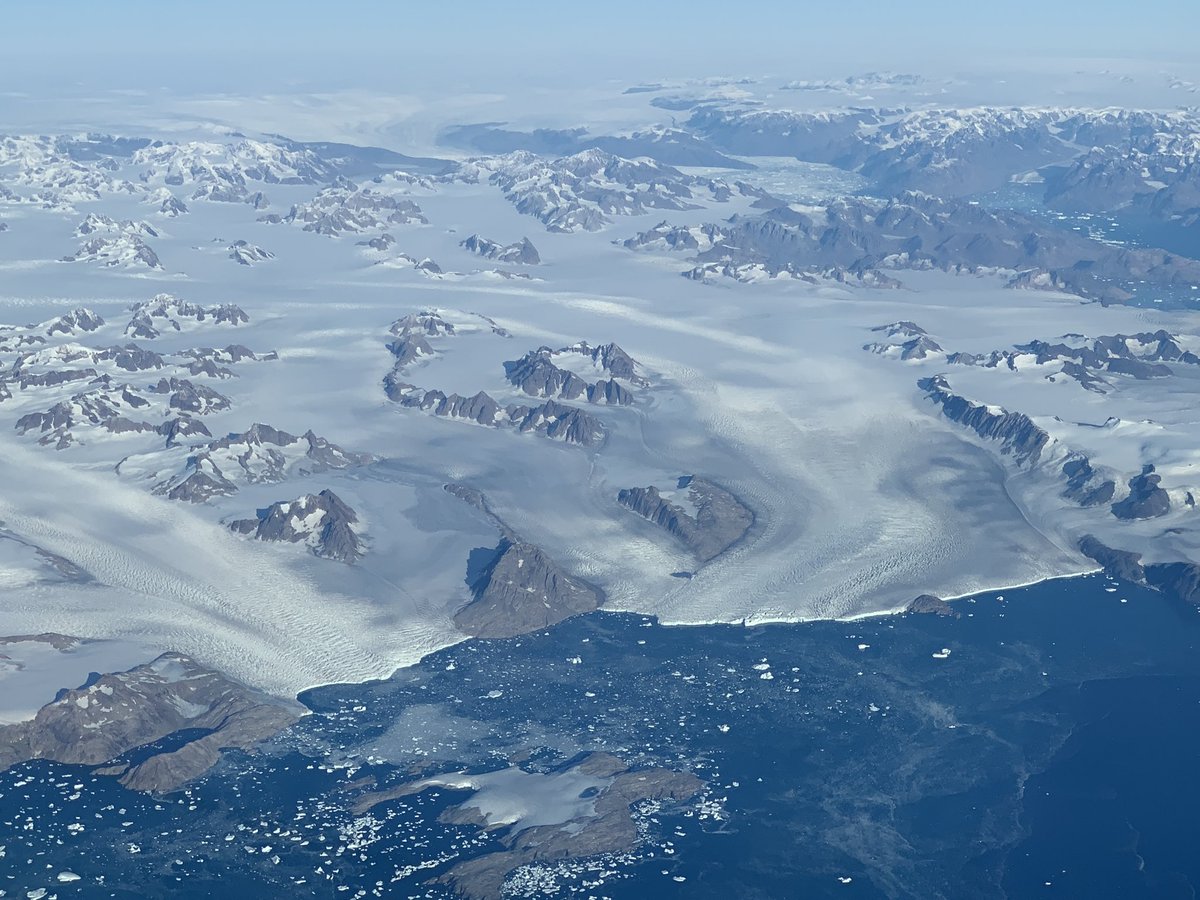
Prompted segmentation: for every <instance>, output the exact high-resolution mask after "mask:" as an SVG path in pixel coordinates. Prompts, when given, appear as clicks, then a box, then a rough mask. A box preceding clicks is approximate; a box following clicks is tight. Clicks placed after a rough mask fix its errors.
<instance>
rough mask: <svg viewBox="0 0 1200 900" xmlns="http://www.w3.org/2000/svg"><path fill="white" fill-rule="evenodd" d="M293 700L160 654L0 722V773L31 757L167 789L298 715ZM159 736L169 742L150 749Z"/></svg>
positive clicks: (130, 785)
mask: <svg viewBox="0 0 1200 900" xmlns="http://www.w3.org/2000/svg"><path fill="white" fill-rule="evenodd" d="M301 712H302V710H301V709H300V708H299V706H298V705H297V704H293V703H287V702H283V701H280V700H276V699H274V698H272V697H268V696H267V695H265V694H263V693H261V692H259V691H256V690H253V689H252V688H249V687H246V686H245V685H243V684H239V683H238V682H236V681H233V680H232V679H230V678H227V677H225V676H224V675H221V674H220V673H218V672H214V671H211V670H209V669H205V668H203V667H202V666H200V665H198V664H197V663H195V662H194V661H192V660H191V659H188V658H187V657H185V656H181V655H179V654H176V653H166V654H163V655H162V656H160V657H158V659H156V660H154V661H153V662H151V663H147V664H145V665H141V666H137V667H136V668H133V669H130V670H129V671H127V672H119V673H116V674H111V675H101V676H100V677H98V678H96V679H94V680H92V681H91V682H89V684H88V685H87V686H85V687H81V688H78V689H76V690H70V691H63V692H62V693H61V694H60V695H59V696H58V697H57V698H56V699H55V700H54V701H53V702H52V703H49V704H47V705H46V706H44V707H42V708H41V710H39V711H38V713H37V715H36V716H35V717H34V718H33V719H32V720H30V721H27V722H19V723H17V724H14V725H6V726H0V770H3V769H7V768H9V767H10V766H13V765H16V764H17V763H20V762H23V761H25V760H30V759H51V760H55V761H57V762H61V763H67V764H69V765H83V766H93V767H102V769H101V771H100V772H99V774H106V775H117V776H119V778H120V781H121V783H122V784H123V785H125V786H126V787H128V788H131V789H133V790H139V791H155V792H162V791H171V790H174V789H176V788H178V787H180V786H181V785H183V784H185V783H186V782H188V781H190V780H192V779H193V778H196V777H198V776H200V775H202V774H204V773H205V772H206V771H208V770H209V769H210V768H211V767H212V766H213V765H214V764H215V763H216V761H217V760H218V758H219V757H220V753H221V751H222V750H223V749H226V748H240V749H247V750H248V749H251V748H253V747H254V746H255V745H257V744H259V743H261V742H262V741H264V740H266V739H267V738H269V737H271V736H272V735H274V734H276V733H277V732H279V731H280V730H282V729H284V728H286V727H287V726H288V725H290V724H292V723H293V722H295V721H296V719H298V718H299V715H300V713H301ZM171 736H177V737H178V738H179V740H178V741H168V742H166V745H165V746H166V747H168V748H169V749H158V748H156V747H153V746H152V745H154V744H155V743H156V742H157V741H161V740H163V739H164V738H168V737H171Z"/></svg>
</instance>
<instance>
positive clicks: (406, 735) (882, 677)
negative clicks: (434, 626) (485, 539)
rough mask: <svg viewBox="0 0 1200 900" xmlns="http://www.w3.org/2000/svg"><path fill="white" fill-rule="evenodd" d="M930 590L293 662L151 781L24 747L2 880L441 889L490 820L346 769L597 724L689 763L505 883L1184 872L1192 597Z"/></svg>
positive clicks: (784, 889)
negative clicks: (374, 677) (303, 666)
mask: <svg viewBox="0 0 1200 900" xmlns="http://www.w3.org/2000/svg"><path fill="white" fill-rule="evenodd" d="M955 608H956V609H958V610H959V611H960V613H961V614H962V615H961V617H960V618H958V619H951V618H939V617H935V616H929V615H921V616H917V615H908V616H899V617H887V618H880V619H873V620H865V621H859V622H853V623H844V622H818V623H810V624H800V625H778V626H769V627H757V628H743V627H727V626H708V627H696V628H664V627H660V626H658V625H657V624H656V623H655V622H653V621H651V620H649V619H646V618H643V617H639V616H630V615H614V614H595V615H591V616H587V617H584V618H581V619H577V620H574V621H571V622H567V623H564V624H563V625H561V626H559V627H557V628H555V629H553V630H551V631H548V632H545V633H541V634H538V635H534V636H529V637H526V638H521V639H516V640H512V641H497V642H471V643H467V644H463V645H460V646H458V647H455V648H452V649H450V650H446V651H444V652H441V653H438V654H436V655H434V656H432V657H429V658H428V659H426V660H425V661H424V662H423V663H422V664H421V665H420V666H418V667H416V668H414V669H409V670H405V671H403V672H401V673H398V674H397V676H396V677H394V678H393V679H390V680H388V681H386V682H379V683H374V684H368V685H335V686H330V687H325V688H321V689H319V690H315V691H312V692H311V693H309V694H307V695H306V696H304V697H303V700H304V702H305V703H306V704H308V706H309V707H310V708H311V709H312V710H313V714H312V715H311V716H309V717H307V718H306V719H304V720H303V721H302V722H301V723H300V724H298V725H297V726H296V727H295V728H293V729H292V730H291V731H289V732H288V733H286V734H284V735H282V736H281V737H280V738H279V739H277V740H276V741H275V742H273V744H272V745H271V746H269V747H268V748H266V750H265V751H264V752H263V753H260V754H230V755H229V756H228V757H227V759H226V760H225V762H223V763H222V764H221V765H220V766H219V768H218V769H216V770H215V771H214V772H213V773H212V774H211V775H209V776H208V777H207V778H205V779H204V780H203V781H201V782H199V783H198V784H196V785H194V786H193V787H191V788H190V789H188V790H186V791H182V792H179V793H176V794H172V795H168V796H166V797H160V798H153V797H145V796H141V795H137V794H133V793H130V792H127V791H125V790H124V789H122V788H121V787H120V786H119V785H117V784H116V783H115V782H114V781H113V780H111V779H105V778H95V777H92V776H90V775H88V774H86V773H85V771H84V770H80V769H75V768H72V767H67V766H59V765H52V764H47V763H33V764H27V765H24V766H22V767H20V768H18V769H14V770H12V771H9V772H6V773H3V774H0V845H3V846H4V850H3V854H2V855H0V890H3V891H4V892H5V894H4V896H6V897H20V898H25V897H37V896H45V897H50V896H54V895H56V896H58V897H62V898H67V897H120V898H134V897H167V896H169V897H178V898H193V897H195V898H200V897H226V898H241V897H248V898H250V897H252V898H269V897H289V898H291V897H330V898H334V897H337V898H351V897H368V896H380V897H449V896H452V894H451V892H450V890H449V888H447V887H446V886H445V885H444V884H440V883H437V882H436V879H437V878H438V876H439V875H441V874H443V873H444V872H445V871H447V870H448V869H449V868H450V867H451V866H453V865H454V864H456V863H457V862H460V861H462V860H464V859H468V858H471V857H473V856H476V855H480V854H485V853H491V852H495V851H496V849H497V848H498V847H499V846H500V841H501V840H502V838H503V836H504V833H503V829H499V830H496V831H492V832H485V831H483V830H481V829H480V828H477V827H474V826H471V825H447V824H443V823H442V822H440V821H439V816H440V814H441V813H442V812H443V811H444V810H445V809H447V808H448V807H450V806H452V805H454V804H456V803H459V802H461V801H462V800H463V799H464V798H465V797H466V793H465V792H463V791H456V790H451V789H448V788H435V789H431V790H427V791H425V792H423V793H420V794H417V795H413V796H408V797H404V798H402V799H397V800H393V801H389V802H386V803H382V804H380V805H378V806H376V807H374V808H373V809H371V810H370V811H369V812H368V813H365V814H356V813H355V812H354V811H353V809H352V806H353V802H354V800H355V799H356V798H357V797H358V796H360V795H361V793H362V791H363V790H365V789H368V788H371V787H387V786H394V785H396V784H401V783H404V782H405V781H409V780H413V779H415V778H417V777H420V776H421V775H427V774H430V773H439V772H455V771H460V770H465V771H469V772H489V771H494V770H501V769H513V768H514V767H516V768H520V769H522V770H524V771H526V772H535V773H542V774H548V775H553V774H554V773H556V772H561V771H562V769H563V768H564V767H566V766H568V765H569V764H570V763H571V762H572V761H573V760H576V759H578V758H579V757H580V756H581V755H582V754H584V753H587V752H589V751H594V750H606V751H608V752H611V753H614V754H617V755H618V756H620V757H621V758H622V759H625V760H626V761H627V762H629V763H630V764H632V765H634V766H638V767H645V766H665V767H670V768H675V769H686V770H688V771H691V772H694V773H696V774H697V775H698V776H699V777H700V778H701V779H702V780H703V781H704V783H705V785H706V787H705V790H704V791H703V792H702V794H701V795H699V796H698V797H696V798H694V799H693V800H691V801H689V802H687V803H684V804H681V805H678V806H669V805H667V806H659V807H653V808H649V809H643V810H639V811H638V813H637V820H638V825H639V829H640V832H639V833H640V835H641V842H640V844H639V845H638V846H637V847H636V848H635V849H633V850H632V851H631V852H629V853H626V854H620V855H616V856H613V855H610V856H607V857H597V858H591V859H583V860H577V861H573V862H570V863H565V864H563V863H554V862H547V863H545V864H543V865H540V866H537V867H535V868H534V870H531V871H527V872H524V873H523V874H522V877H521V878H520V879H517V880H516V882H514V885H513V891H512V896H555V897H570V896H579V897H594V898H600V897H612V898H641V897H656V898H657V897H689V898H690V897H711V898H729V897H738V898H790V897H796V898H801V897H803V898H824V897H830V898H834V897H836V898H862V897H912V898H923V900H928V898H938V897H945V898H973V897H978V898H1001V897H1011V898H1026V897H1046V898H1054V897H1059V898H1064V897H1071V898H1076V897H1078V898H1090V900H1098V898H1114V900H1116V898H1120V900H1128V898H1141V897H1146V898H1150V897H1155V898H1157V897H1164V898H1167V897H1171V898H1174V897H1179V898H1184V897H1194V896H1195V887H1196V885H1200V652H1198V650H1200V614H1198V613H1197V611H1196V610H1195V609H1194V608H1191V607H1186V606H1183V605H1181V604H1177V603H1174V602H1172V601H1170V600H1168V599H1166V598H1164V597H1163V596H1161V595H1158V594H1155V593H1152V592H1149V591H1147V590H1143V589H1140V588H1137V587H1134V586H1130V585H1126V584H1121V583H1116V582H1112V581H1110V580H1109V579H1107V578H1105V577H1104V576H1098V575H1097V576H1088V577H1082V578H1075V579H1068V580H1061V581H1055V582H1048V583H1044V584H1040V585H1035V586H1032V587H1028V588H1023V589H1019V590H1011V591H1004V592H1000V593H989V594H985V595H981V596H978V597H975V598H971V599H967V600H962V601H957V602H956V603H955ZM943 650H949V651H950V652H949V654H945V653H943V652H942V651H943ZM568 799H569V798H568ZM64 873H69V875H68V877H70V876H71V875H75V876H78V880H71V881H59V878H60V875H62V874H64ZM43 889H44V890H45V891H46V894H44V895H40V894H38V893H37V892H38V891H39V890H43ZM29 892H33V893H29Z"/></svg>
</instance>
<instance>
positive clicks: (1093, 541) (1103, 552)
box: [1079, 534, 1146, 584]
mask: <svg viewBox="0 0 1200 900" xmlns="http://www.w3.org/2000/svg"><path fill="white" fill-rule="evenodd" d="M1079 552H1080V553H1082V554H1083V555H1084V556H1086V557H1087V558H1088V559H1092V560H1095V561H1096V562H1098V563H1099V564H1100V565H1101V566H1103V567H1104V571H1105V572H1107V573H1108V574H1109V575H1111V576H1112V577H1113V578H1120V579H1121V580H1122V581H1132V582H1134V583H1135V584H1141V583H1142V582H1143V581H1144V580H1145V578H1146V570H1145V568H1144V567H1143V566H1142V563H1141V559H1142V554H1140V553H1134V552H1133V551H1132V550H1115V549H1113V548H1112V547H1109V546H1106V545H1105V544H1104V543H1102V542H1101V541H1100V540H1099V539H1098V538H1097V537H1095V536H1094V535H1091V534H1087V535H1084V536H1083V538H1082V539H1080V541H1079Z"/></svg>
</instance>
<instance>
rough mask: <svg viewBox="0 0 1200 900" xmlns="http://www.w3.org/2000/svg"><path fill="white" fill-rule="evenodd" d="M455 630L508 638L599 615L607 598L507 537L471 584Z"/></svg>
mask: <svg viewBox="0 0 1200 900" xmlns="http://www.w3.org/2000/svg"><path fill="white" fill-rule="evenodd" d="M471 593H472V595H473V599H472V600H471V602H470V603H468V604H467V605H466V606H464V607H463V608H462V609H460V610H459V611H458V612H457V613H455V614H454V624H455V625H457V626H458V627H459V628H460V629H462V630H463V631H464V632H466V633H467V634H469V635H472V636H473V637H483V638H509V637H515V636H517V635H520V634H527V633H529V632H530V631H537V630H538V629H539V628H546V627H549V626H550V625H553V624H555V623H556V622H561V621H562V620H563V619H568V618H570V617H571V616H577V615H581V614H582V613H587V612H591V611H592V610H595V609H598V608H599V607H600V605H601V604H602V603H603V602H604V594H603V593H602V592H601V591H600V590H599V589H598V588H595V587H593V586H592V585H589V584H588V583H586V582H584V581H582V580H580V579H578V578H574V577H572V576H570V575H568V574H567V573H566V572H564V571H563V570H562V569H561V568H560V567H559V566H558V565H557V564H556V563H555V562H554V561H553V560H551V559H550V558H549V557H548V556H547V555H546V553H545V552H544V551H543V550H542V549H541V548H539V547H535V546H534V545H532V544H527V543H524V542H523V541H519V540H516V539H515V538H514V537H511V536H509V535H505V536H504V537H502V538H501V539H500V543H499V545H498V546H497V547H496V550H495V552H494V555H493V557H492V559H491V561H490V562H489V563H488V565H487V566H486V567H485V568H484V570H483V571H482V573H480V575H479V576H478V577H477V578H476V579H475V580H474V582H473V583H472V584H471Z"/></svg>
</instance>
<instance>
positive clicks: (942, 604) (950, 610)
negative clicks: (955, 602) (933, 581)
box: [904, 594, 961, 619]
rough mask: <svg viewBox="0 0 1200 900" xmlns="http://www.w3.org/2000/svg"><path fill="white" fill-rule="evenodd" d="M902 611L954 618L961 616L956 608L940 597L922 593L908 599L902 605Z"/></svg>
mask: <svg viewBox="0 0 1200 900" xmlns="http://www.w3.org/2000/svg"><path fill="white" fill-rule="evenodd" d="M904 611H905V612H909V613H921V614H924V615H933V616H950V617H951V618H954V619H957V618H960V617H961V616H960V613H959V612H958V610H956V609H955V608H954V607H953V606H951V605H950V604H949V603H947V602H946V601H945V600H943V599H942V598H941V597H935V596H934V595H933V594H922V595H921V596H919V597H916V598H914V599H913V600H911V601H909V604H908V606H906V607H904Z"/></svg>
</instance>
